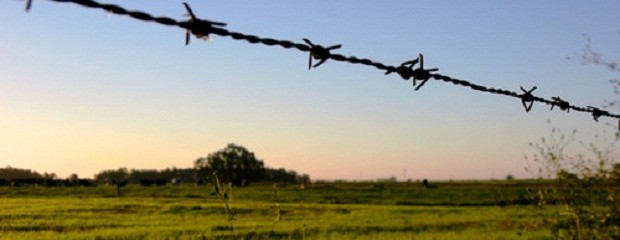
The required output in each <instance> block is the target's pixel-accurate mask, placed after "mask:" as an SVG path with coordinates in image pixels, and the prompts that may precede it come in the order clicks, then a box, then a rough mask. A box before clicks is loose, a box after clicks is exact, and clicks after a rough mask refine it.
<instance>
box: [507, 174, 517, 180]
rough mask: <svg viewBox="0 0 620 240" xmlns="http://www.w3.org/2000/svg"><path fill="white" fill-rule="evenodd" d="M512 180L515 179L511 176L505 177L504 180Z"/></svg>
mask: <svg viewBox="0 0 620 240" xmlns="http://www.w3.org/2000/svg"><path fill="white" fill-rule="evenodd" d="M514 179H515V176H513V175H512V174H508V175H506V180H509V181H510V180H514Z"/></svg>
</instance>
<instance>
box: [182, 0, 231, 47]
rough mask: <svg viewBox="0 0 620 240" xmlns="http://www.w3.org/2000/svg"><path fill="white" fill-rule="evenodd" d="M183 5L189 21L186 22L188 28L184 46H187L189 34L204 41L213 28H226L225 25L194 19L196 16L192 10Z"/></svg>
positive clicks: (185, 4)
mask: <svg viewBox="0 0 620 240" xmlns="http://www.w3.org/2000/svg"><path fill="white" fill-rule="evenodd" d="M183 5H184V6H185V9H186V10H187V16H189V20H188V21H187V25H188V26H189V27H188V28H187V29H186V30H185V45H187V44H189V39H190V33H191V34H194V36H196V38H203V39H204V40H208V39H209V34H211V32H212V29H213V26H219V27H224V26H226V23H222V22H213V21H209V20H202V19H198V18H196V15H194V12H193V11H192V8H190V7H189V5H188V4H187V3H185V2H184V3H183Z"/></svg>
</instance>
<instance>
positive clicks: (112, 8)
mask: <svg viewBox="0 0 620 240" xmlns="http://www.w3.org/2000/svg"><path fill="white" fill-rule="evenodd" d="M25 1H26V11H28V10H29V9H30V8H31V7H32V0H25ZM50 1H54V2H68V3H74V4H78V5H80V6H83V7H88V8H96V9H102V10H105V11H107V12H108V13H111V14H117V15H125V16H129V17H131V18H134V19H138V20H142V21H146V22H155V23H158V24H161V25H166V26H174V27H180V28H183V29H185V30H186V31H187V33H188V34H192V35H194V36H196V37H197V38H207V37H209V34H215V35H218V36H222V37H230V38H232V39H235V40H245V41H247V42H249V43H252V44H263V45H267V46H279V47H282V48H286V49H290V48H294V49H297V50H299V51H302V52H309V54H310V62H309V63H310V66H312V64H311V60H312V58H314V59H316V60H319V63H317V64H315V65H314V66H312V67H318V66H319V65H321V64H323V63H324V62H325V61H326V60H328V59H331V60H335V61H340V62H347V63H351V64H361V65H366V66H371V67H374V68H377V69H379V70H382V71H385V72H386V75H387V74H390V73H393V72H394V73H398V74H399V75H400V76H401V77H402V78H403V79H404V80H409V79H412V81H413V84H414V87H415V81H416V80H421V81H422V83H421V84H420V85H419V86H417V87H416V88H415V90H419V89H420V87H422V85H424V83H426V81H428V80H429V79H431V78H432V79H434V80H439V81H444V82H448V83H452V84H454V85H459V86H463V87H468V88H470V89H472V90H476V91H481V92H487V93H491V94H498V95H504V96H508V97H513V98H519V99H520V100H521V102H522V104H523V107H524V108H525V110H526V112H529V111H530V110H531V108H532V105H533V104H534V102H539V103H543V104H546V105H550V106H551V110H553V107H554V106H558V107H559V109H560V110H562V111H566V112H569V110H571V109H572V110H574V111H578V112H585V113H590V114H591V115H592V117H593V118H594V120H595V121H597V122H598V119H599V118H600V117H602V116H605V117H609V118H616V119H618V120H619V126H618V127H619V128H620V114H614V113H610V112H608V111H605V110H602V109H600V108H596V107H592V106H588V107H587V108H586V107H580V106H577V105H573V104H571V103H569V102H568V101H565V100H562V99H561V98H560V97H553V98H552V99H551V100H549V99H545V98H542V97H537V96H535V95H534V94H533V93H532V92H533V91H534V90H536V86H534V87H533V88H531V90H529V91H527V90H525V89H524V88H523V87H521V90H522V91H523V93H522V94H518V93H516V92H513V91H509V90H504V89H499V88H490V87H485V86H482V85H477V84H474V83H471V82H469V81H465V80H461V79H457V78H453V77H449V76H444V75H441V74H436V73H431V72H435V71H437V69H436V68H433V69H424V68H423V65H422V64H423V56H422V55H421V54H420V56H419V58H418V59H416V60H411V61H407V62H404V63H403V64H402V65H400V66H398V67H396V66H390V65H386V64H383V63H380V62H377V61H373V60H370V59H366V58H359V57H356V56H344V55H341V54H335V53H331V52H330V51H331V50H335V49H338V48H340V47H341V45H334V46H330V47H323V46H321V45H318V44H314V43H312V42H310V40H308V39H303V40H304V41H305V42H306V43H307V44H303V43H296V42H293V41H288V40H278V39H273V38H265V37H260V36H256V35H250V34H244V33H239V32H233V31H229V30H227V29H225V28H223V27H224V26H226V24H225V23H221V22H214V21H209V20H203V19H200V18H197V17H196V16H195V15H194V14H193V12H192V11H191V8H189V5H187V4H186V3H183V4H184V5H185V7H186V10H187V11H188V15H190V17H191V18H190V19H189V20H187V21H177V20H175V19H172V18H169V17H161V16H159V17H158V16H153V15H151V14H149V13H146V12H141V11H132V10H127V9H124V8H122V7H120V6H118V5H114V4H103V3H98V2H96V1H93V0H50ZM188 36H189V35H188ZM188 42H189V40H188V38H186V43H188ZM418 61H419V62H420V63H421V64H420V66H419V68H417V69H413V65H415V64H416V63H418Z"/></svg>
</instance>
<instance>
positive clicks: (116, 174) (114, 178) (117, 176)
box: [95, 167, 129, 184]
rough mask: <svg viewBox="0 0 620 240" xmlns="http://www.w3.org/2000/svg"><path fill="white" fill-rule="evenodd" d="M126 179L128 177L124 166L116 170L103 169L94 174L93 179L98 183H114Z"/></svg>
mask: <svg viewBox="0 0 620 240" xmlns="http://www.w3.org/2000/svg"><path fill="white" fill-rule="evenodd" d="M127 179H129V171H128V170H127V168H125V167H123V168H119V169H118V170H103V171H101V172H99V173H97V174H95V181H96V182H98V183H107V184H116V183H117V182H123V181H126V180H127Z"/></svg>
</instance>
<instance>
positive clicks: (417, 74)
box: [413, 54, 439, 91]
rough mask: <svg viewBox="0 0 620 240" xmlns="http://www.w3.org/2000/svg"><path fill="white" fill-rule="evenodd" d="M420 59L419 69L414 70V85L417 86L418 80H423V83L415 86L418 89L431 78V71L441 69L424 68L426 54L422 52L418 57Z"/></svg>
mask: <svg viewBox="0 0 620 240" xmlns="http://www.w3.org/2000/svg"><path fill="white" fill-rule="evenodd" d="M418 59H420V67H418V69H416V70H413V86H414V87H415V81H416V80H422V83H420V85H419V86H418V87H416V88H415V90H416V91H418V90H419V89H420V88H421V87H422V86H424V84H425V83H426V82H427V81H428V79H430V78H431V72H436V71H439V68H431V69H424V55H422V54H420V56H419V57H418Z"/></svg>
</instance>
